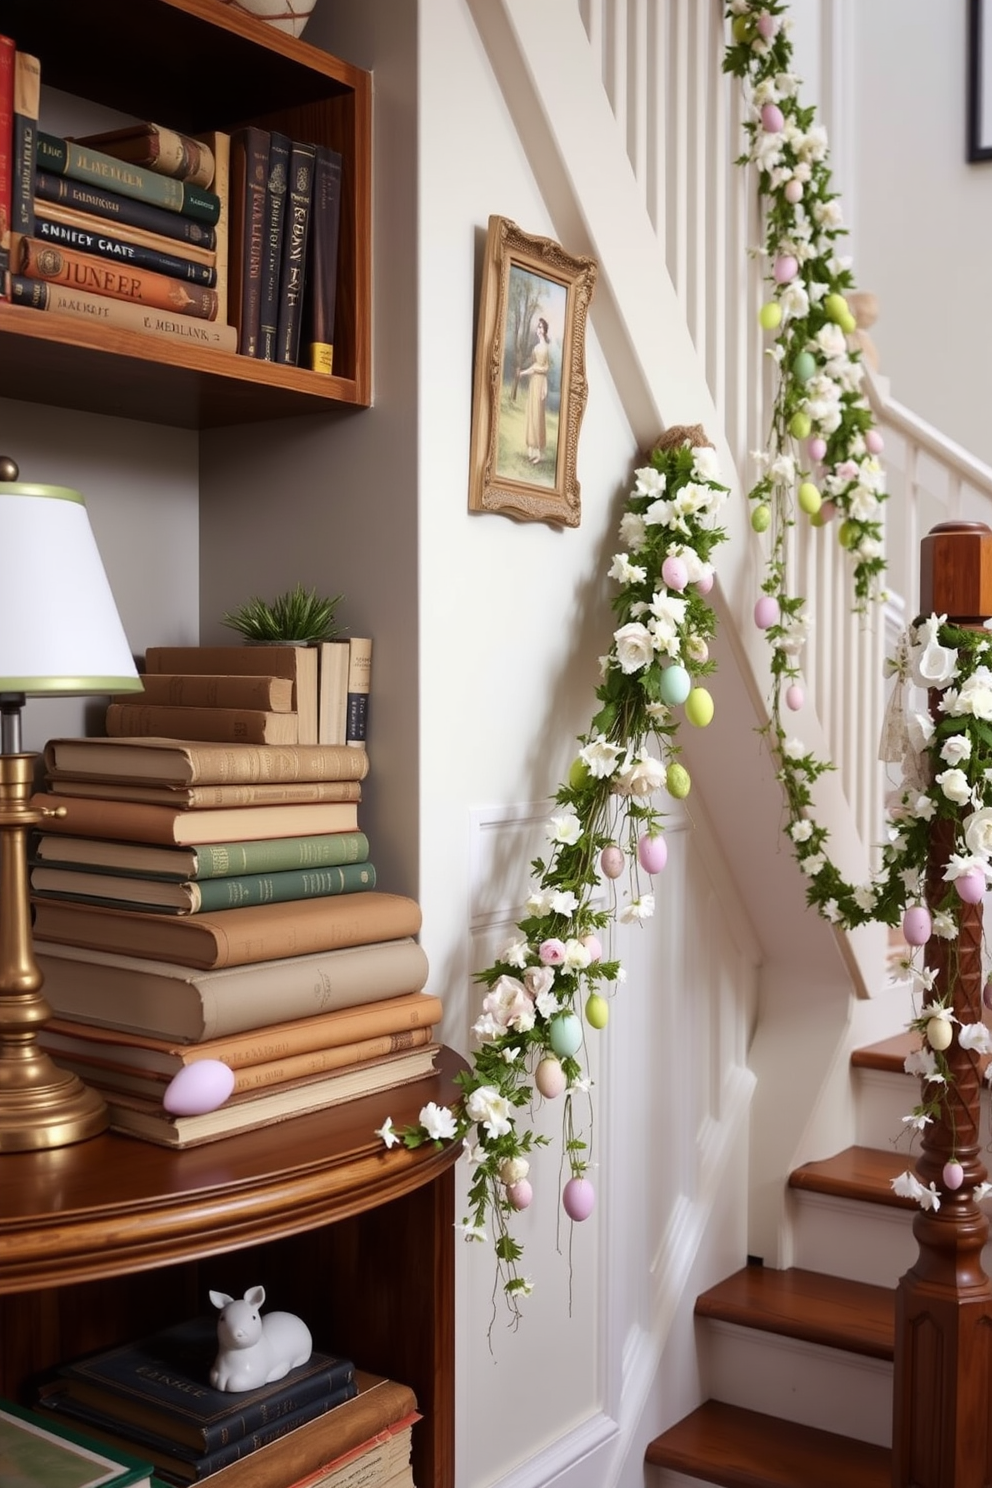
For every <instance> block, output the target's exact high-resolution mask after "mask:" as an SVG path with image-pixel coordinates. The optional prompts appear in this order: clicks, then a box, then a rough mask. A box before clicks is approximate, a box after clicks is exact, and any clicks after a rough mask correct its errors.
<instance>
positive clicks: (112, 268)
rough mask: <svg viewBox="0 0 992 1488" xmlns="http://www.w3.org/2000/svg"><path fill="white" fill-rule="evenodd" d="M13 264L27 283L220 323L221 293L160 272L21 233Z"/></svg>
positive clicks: (15, 242) (13, 236) (16, 239)
mask: <svg viewBox="0 0 992 1488" xmlns="http://www.w3.org/2000/svg"><path fill="white" fill-rule="evenodd" d="M10 262H11V269H12V270H13V272H15V273H17V274H21V275H23V276H24V277H25V278H27V279H43V280H45V281H46V282H47V283H49V284H62V285H64V286H66V287H67V288H69V289H73V290H77V289H78V290H83V291H84V292H85V293H86V294H96V295H107V296H109V297H110V299H113V300H130V301H133V302H135V303H137V304H139V305H150V306H152V307H154V308H155V309H157V310H171V311H172V312H173V314H175V315H195V316H197V317H199V318H200V319H201V320H216V319H217V291H216V290H215V289H207V288H206V287H205V286H204V285H198V284H189V283H187V282H186V281H185V280H183V279H174V278H172V276H171V275H169V274H158V273H156V272H155V270H154V269H139V268H137V267H136V266H134V265H127V264H119V263H116V262H111V261H110V260H109V259H104V258H99V257H96V256H95V255H92V254H89V253H77V252H76V251H75V250H74V249H72V248H62V247H59V246H57V245H55V244H53V243H45V242H42V241H41V240H40V239H39V238H29V237H24V236H22V235H21V234H20V233H12V234H11V243H10Z"/></svg>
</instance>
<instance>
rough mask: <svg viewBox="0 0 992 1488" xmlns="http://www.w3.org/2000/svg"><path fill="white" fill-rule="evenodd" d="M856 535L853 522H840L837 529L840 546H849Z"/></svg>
mask: <svg viewBox="0 0 992 1488" xmlns="http://www.w3.org/2000/svg"><path fill="white" fill-rule="evenodd" d="M856 536H857V531H856V528H855V526H854V523H853V522H841V524H840V527H839V528H838V529H837V541H838V542H839V543H840V545H841V547H842V548H849V547H850V546H851V544H852V543H853V542H854V539H855V537H856Z"/></svg>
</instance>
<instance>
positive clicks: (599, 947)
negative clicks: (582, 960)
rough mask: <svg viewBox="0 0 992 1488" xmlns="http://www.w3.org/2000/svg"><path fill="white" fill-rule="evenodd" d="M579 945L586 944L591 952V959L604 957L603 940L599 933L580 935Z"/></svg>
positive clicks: (599, 959)
mask: <svg viewBox="0 0 992 1488" xmlns="http://www.w3.org/2000/svg"><path fill="white" fill-rule="evenodd" d="M579 945H584V946H585V948H586V950H587V951H588V952H589V960H590V961H601V960H602V959H603V942H602V941H601V940H600V938H599V936H598V935H583V936H580V938H579Z"/></svg>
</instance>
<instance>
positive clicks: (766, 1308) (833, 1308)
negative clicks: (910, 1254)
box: [696, 1266, 896, 1360]
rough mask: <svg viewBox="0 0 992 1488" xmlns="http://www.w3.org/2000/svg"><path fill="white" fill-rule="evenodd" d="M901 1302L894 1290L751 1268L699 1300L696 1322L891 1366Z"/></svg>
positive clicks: (817, 1275)
mask: <svg viewBox="0 0 992 1488" xmlns="http://www.w3.org/2000/svg"><path fill="white" fill-rule="evenodd" d="M895 1300H896V1294H895V1291H894V1290H893V1289H891V1288H889V1287H881V1286H869V1285H868V1284H867V1283H866V1282H862V1281H847V1280H845V1279H844V1278H843V1277H840V1276H825V1275H822V1274H821V1273H820V1272H818V1271H803V1270H801V1269H800V1268H799V1267H790V1268H789V1269H787V1270H784V1271H776V1270H775V1269H774V1268H773V1267H771V1266H745V1267H743V1269H742V1270H740V1271H736V1272H734V1274H733V1275H732V1276H728V1277H727V1278H726V1280H724V1281H721V1282H719V1283H718V1284H717V1285H716V1286H713V1287H710V1288H709V1290H708V1291H705V1292H703V1293H702V1294H701V1295H700V1296H699V1297H697V1299H696V1316H697V1317H705V1318H714V1319H716V1320H718V1321H720V1322H725V1323H736V1324H739V1325H740V1326H741V1327H745V1328H757V1329H759V1330H761V1331H762V1332H765V1333H778V1334H781V1335H783V1336H785V1337H787V1338H801V1339H804V1340H806V1341H807V1342H809V1343H817V1344H822V1345H824V1346H826V1347H828V1348H838V1349H846V1350H847V1351H848V1352H849V1353H854V1354H866V1355H868V1356H870V1357H871V1358H875V1359H890V1360H891V1358H892V1357H893V1351H894V1340H895Z"/></svg>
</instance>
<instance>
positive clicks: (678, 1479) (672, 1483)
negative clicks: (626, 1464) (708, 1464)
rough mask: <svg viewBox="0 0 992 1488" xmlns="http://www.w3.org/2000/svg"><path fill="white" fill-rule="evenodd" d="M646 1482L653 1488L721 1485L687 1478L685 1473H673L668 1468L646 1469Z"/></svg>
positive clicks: (704, 1487)
mask: <svg viewBox="0 0 992 1488" xmlns="http://www.w3.org/2000/svg"><path fill="white" fill-rule="evenodd" d="M644 1481H645V1482H646V1483H650V1484H651V1488H720V1484H719V1483H711V1482H710V1480H709V1478H687V1477H686V1475H685V1473H680V1472H672V1470H671V1468H668V1467H647V1468H645V1478H644Z"/></svg>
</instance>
